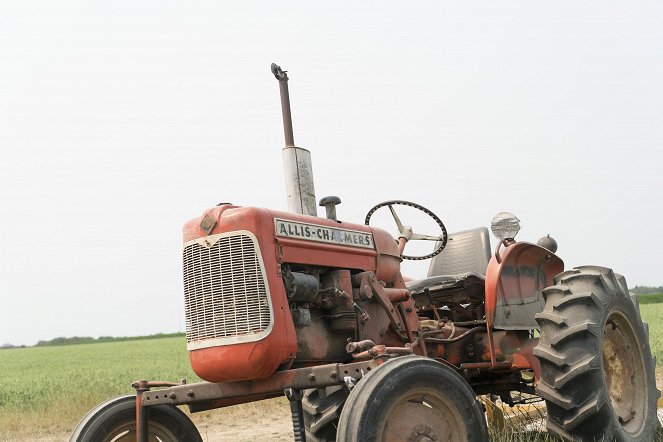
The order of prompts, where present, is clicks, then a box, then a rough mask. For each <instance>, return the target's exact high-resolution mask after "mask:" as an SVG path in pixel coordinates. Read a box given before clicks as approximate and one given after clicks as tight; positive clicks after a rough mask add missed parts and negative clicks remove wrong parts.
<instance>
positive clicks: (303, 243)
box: [71, 65, 659, 442]
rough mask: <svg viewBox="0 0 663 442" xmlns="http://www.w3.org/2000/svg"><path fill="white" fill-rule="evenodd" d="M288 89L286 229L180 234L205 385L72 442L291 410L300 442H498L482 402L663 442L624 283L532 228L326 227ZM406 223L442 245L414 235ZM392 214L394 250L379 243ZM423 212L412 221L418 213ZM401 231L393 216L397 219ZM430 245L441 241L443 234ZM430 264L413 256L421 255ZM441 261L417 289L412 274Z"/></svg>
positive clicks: (88, 426) (636, 317)
mask: <svg viewBox="0 0 663 442" xmlns="http://www.w3.org/2000/svg"><path fill="white" fill-rule="evenodd" d="M272 73H273V74H274V75H275V76H276V78H277V79H278V80H279V84H280V91H281V105H282V111H283V121H284V128H285V134H286V136H285V138H286V147H285V148H284V150H283V157H284V163H285V171H286V187H287V192H288V206H289V210H290V211H289V212H281V211H275V210H269V209H262V208H255V207H239V206H235V205H232V204H228V203H222V204H219V205H217V206H215V207H213V208H211V209H209V210H207V211H205V212H204V213H203V214H202V215H201V216H199V217H198V218H195V219H193V220H191V221H189V222H188V223H186V224H185V226H184V250H183V266H184V298H185V312H186V338H187V347H188V350H189V356H190V360H191V365H192V367H193V370H194V371H195V372H196V373H197V374H198V376H200V377H201V378H202V379H204V380H205V381H207V382H200V383H193V384H187V383H186V382H185V381H182V382H179V383H169V382H161V381H146V380H141V381H137V382H135V383H134V384H133V387H134V388H135V390H136V394H135V395H128V396H123V397H119V398H115V399H111V400H109V401H107V402H105V403H102V404H100V405H99V406H98V407H97V408H95V409H94V410H92V411H91V412H90V413H88V415H87V416H86V417H85V418H83V420H82V421H81V422H80V423H79V425H78V427H77V428H76V429H75V431H74V434H73V435H72V438H71V440H72V441H78V442H92V441H93V442H98V441H104V442H106V441H125V440H137V441H139V442H146V441H156V440H158V441H165V442H173V441H200V440H201V437H200V435H199V433H198V431H197V430H196V428H195V426H194V425H193V423H192V422H191V421H190V420H189V418H188V417H187V415H185V414H184V413H183V412H182V411H181V410H180V409H179V408H177V406H178V405H188V407H189V409H190V411H191V412H198V411H202V410H210V409H213V408H219V407H226V406H229V405H234V404H240V403H246V402H251V401H257V400H262V399H266V398H272V397H276V396H280V395H284V394H285V396H286V397H287V398H288V399H289V400H290V405H291V410H292V422H293V427H294V439H295V440H296V441H305V440H306V441H334V440H335V441H339V442H345V441H348V442H351V441H357V442H359V441H361V442H364V441H398V442H400V441H420V442H423V441H427V442H430V441H451V442H462V441H487V440H488V435H487V427H486V419H485V415H484V413H483V410H482V405H481V403H480V402H478V401H477V395H484V394H490V395H492V397H498V396H499V397H500V398H501V400H502V401H503V402H505V403H508V404H516V403H522V402H525V401H533V400H539V398H541V399H543V400H544V401H545V404H546V408H547V428H548V431H549V432H550V433H554V434H556V435H558V436H560V437H562V438H564V439H567V440H579V441H599V440H601V441H613V440H616V441H642V442H649V441H651V440H653V438H654V434H655V432H656V431H657V429H658V427H659V424H658V420H657V416H656V401H657V399H658V396H659V392H658V390H657V389H656V383H655V375H654V366H655V360H654V358H653V357H652V355H651V352H650V349H649V344H648V331H647V326H646V324H643V322H642V321H641V319H640V313H639V309H638V303H637V299H636V297H635V296H634V295H632V294H630V293H629V291H628V287H627V285H626V281H625V279H624V277H623V276H621V275H618V274H616V273H614V272H613V271H612V270H610V269H607V268H604V267H595V266H585V267H577V268H574V269H570V270H569V269H565V268H564V264H563V262H562V260H561V259H560V258H559V257H558V256H557V255H555V251H556V249H557V245H556V243H555V241H554V240H553V239H552V238H550V237H544V238H542V240H540V241H539V243H538V244H532V243H528V242H519V241H516V240H514V237H515V235H516V233H517V231H518V228H519V225H518V219H517V218H516V217H515V216H513V215H511V214H509V213H506V212H503V213H500V214H498V216H496V217H495V219H494V220H493V223H492V230H493V232H494V233H495V235H496V236H497V238H498V242H497V244H496V245H497V247H496V248H495V250H494V251H493V249H492V248H491V246H490V241H489V237H488V229H487V228H485V227H484V228H478V229H473V230H465V231H462V232H459V233H455V234H448V233H447V231H446V228H445V226H444V224H443V223H442V221H441V220H440V219H439V218H438V217H437V216H436V215H435V214H434V213H433V212H431V211H429V210H428V209H426V208H424V207H422V206H420V205H418V204H415V203H411V202H407V201H400V200H396V201H387V202H383V203H380V204H378V205H376V206H374V207H373V208H371V209H370V210H369V211H368V214H367V215H366V219H365V222H364V223H363V224H356V223H349V222H346V221H341V220H338V219H337V217H336V210H335V206H336V205H337V204H338V203H340V199H339V198H337V197H326V198H323V199H322V200H321V201H320V205H321V206H325V208H326V218H320V217H318V216H317V212H316V209H317V206H316V200H315V194H314V187H313V178H312V167H311V159H310V153H309V152H308V151H307V150H305V149H302V148H299V147H295V145H294V139H293V135H292V123H291V118H290V103H289V95H288V83H287V81H288V77H287V74H286V73H285V72H284V71H283V70H282V69H281V68H279V67H278V66H276V65H272ZM402 206H410V207H412V208H415V209H419V210H421V211H422V212H424V213H425V214H426V215H428V216H429V217H431V218H432V219H433V220H434V221H435V223H436V224H437V225H438V226H439V229H440V231H438V232H426V233H427V234H426V235H424V234H421V233H415V232H414V231H413V229H412V228H411V227H408V226H406V225H405V221H406V220H404V221H401V220H400V218H399V216H398V214H397V213H398V211H399V209H401V210H400V211H401V212H402V209H403V207H402ZM378 210H381V211H390V212H391V215H392V216H393V219H394V221H395V224H396V227H397V234H396V235H395V236H392V235H391V234H389V233H387V232H386V231H385V230H381V229H380V228H377V227H374V226H373V225H371V218H372V216H373V215H374V213H375V212H376V211H378ZM407 210H413V209H407ZM387 214H388V212H387ZM433 233H434V234H433ZM418 240H424V241H426V240H428V241H431V244H435V246H434V251H433V252H432V253H430V254H428V255H425V256H409V255H406V254H405V252H404V249H405V248H407V247H406V246H407V244H408V242H409V241H418ZM428 258H430V259H431V262H430V267H429V272H428V275H427V277H425V278H423V279H419V280H409V279H407V278H405V277H404V276H403V275H402V274H401V271H400V264H401V261H402V260H403V259H428Z"/></svg>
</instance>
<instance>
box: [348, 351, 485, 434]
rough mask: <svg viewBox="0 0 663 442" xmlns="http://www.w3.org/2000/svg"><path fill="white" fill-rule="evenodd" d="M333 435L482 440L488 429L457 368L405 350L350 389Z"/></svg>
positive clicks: (471, 392)
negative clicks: (403, 353)
mask: <svg viewBox="0 0 663 442" xmlns="http://www.w3.org/2000/svg"><path fill="white" fill-rule="evenodd" d="M336 440H337V441H344V442H361V441H377V442H392V441H393V442H396V441H398V442H402V441H442V440H444V441H449V442H484V441H487V440H488V433H487V429H486V422H485V419H484V415H483V412H482V410H481V407H480V405H479V403H478V402H477V399H476V395H475V394H474V391H472V389H471V388H470V386H469V385H468V384H467V382H465V380H464V379H463V378H462V377H461V376H460V375H459V374H458V373H456V372H455V371H454V370H452V369H451V368H449V367H447V366H445V365H442V364H440V363H439V362H436V361H434V360H432V359H426V358H422V357H418V356H404V357H400V358H396V359H394V360H390V361H387V362H385V363H384V364H383V365H382V366H380V367H378V368H377V369H376V370H374V371H371V372H370V373H369V374H368V375H366V376H365V377H364V378H363V379H361V380H360V381H359V383H358V384H357V385H356V386H355V387H354V388H353V389H352V391H351V392H350V395H349V396H348V399H347V401H346V403H345V406H344V407H343V411H342V412H341V416H340V418H339V425H338V432H337V435H336Z"/></svg>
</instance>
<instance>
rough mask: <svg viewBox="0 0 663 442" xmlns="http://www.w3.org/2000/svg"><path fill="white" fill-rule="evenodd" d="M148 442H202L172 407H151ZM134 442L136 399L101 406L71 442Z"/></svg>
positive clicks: (123, 397) (186, 417)
mask: <svg viewBox="0 0 663 442" xmlns="http://www.w3.org/2000/svg"><path fill="white" fill-rule="evenodd" d="M148 425H149V426H148V428H149V439H148V440H149V442H202V438H201V437H200V433H198V430H197V429H196V426H195V425H194V424H193V422H191V420H190V419H189V417H188V416H187V415H186V414H184V413H183V412H182V410H180V409H179V408H176V407H173V406H170V405H155V406H151V407H149V421H148ZM111 441H112V442H135V441H136V396H135V395H130V396H121V397H117V398H113V399H110V400H108V401H106V402H103V403H101V404H99V405H98V406H97V407H96V408H94V409H93V410H92V411H90V412H89V413H88V414H87V415H86V416H85V417H84V418H83V419H82V420H81V421H80V422H79V424H78V426H77V427H76V429H75V430H74V433H73V434H72V435H71V438H70V439H69V442H111Z"/></svg>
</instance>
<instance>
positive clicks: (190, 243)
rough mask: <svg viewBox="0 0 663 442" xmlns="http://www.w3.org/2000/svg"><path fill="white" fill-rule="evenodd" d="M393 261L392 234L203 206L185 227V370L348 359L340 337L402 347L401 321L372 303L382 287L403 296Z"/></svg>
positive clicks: (204, 374)
mask: <svg viewBox="0 0 663 442" xmlns="http://www.w3.org/2000/svg"><path fill="white" fill-rule="evenodd" d="M400 262H401V258H400V255H399V251H398V247H397V242H396V241H395V240H394V238H393V237H392V236H391V235H389V234H388V233H386V232H385V231H383V230H380V229H377V228H374V227H372V226H366V225H358V224H350V223H345V222H340V221H335V220H330V219H321V218H317V217H312V216H307V215H299V214H293V213H288V212H277V211H272V210H267V209H259V208H252V207H238V206H233V205H229V204H222V205H219V206H217V207H215V208H213V209H211V210H209V211H207V212H205V213H204V214H203V215H202V216H201V217H198V218H195V219H193V220H191V221H189V222H187V223H186V224H185V226H184V252H183V267H184V292H185V314H186V335H187V348H188V350H189V357H190V360H191V366H192V368H193V370H194V371H195V372H196V374H198V376H200V377H201V378H202V379H205V380H207V381H210V382H225V381H239V380H255V379H264V378H267V377H269V376H270V375H271V374H273V373H274V372H275V371H276V370H278V369H287V368H291V367H302V366H307V365H316V364H320V363H328V362H343V361H347V360H349V359H351V356H350V355H349V353H348V352H347V351H346V344H347V341H348V340H352V341H360V340H371V341H374V342H380V343H383V344H386V345H389V344H390V342H391V343H394V344H395V345H402V343H403V338H406V337H405V336H404V334H405V329H406V328H407V327H406V325H405V324H402V323H401V324H393V322H394V321H393V320H391V319H393V318H390V317H389V312H388V310H385V309H384V308H381V306H380V305H379V302H380V299H382V298H384V297H385V295H384V293H387V294H388V296H389V297H391V298H394V297H396V298H397V297H399V296H401V297H406V296H407V295H406V293H407V291H406V290H405V284H404V282H403V279H402V277H401V274H400ZM372 287H375V288H377V290H378V291H379V292H380V293H379V294H380V295H381V298H380V299H378V302H377V303H376V302H373V301H372V299H371V298H373V297H374V294H375V293H376V291H375V290H374V288H372ZM375 296H376V297H377V295H375ZM391 298H390V299H391ZM382 300H383V301H385V300H384V299H382ZM364 301H365V302H364ZM385 302H388V300H386V301H385ZM408 302H412V301H408ZM383 303H384V302H383ZM411 308H414V304H412V306H411ZM392 310H393V309H392ZM392 316H394V317H395V316H396V315H392ZM368 318H374V319H373V320H371V321H368ZM390 325H392V326H391V327H390ZM415 328H416V325H415ZM399 329H400V330H399Z"/></svg>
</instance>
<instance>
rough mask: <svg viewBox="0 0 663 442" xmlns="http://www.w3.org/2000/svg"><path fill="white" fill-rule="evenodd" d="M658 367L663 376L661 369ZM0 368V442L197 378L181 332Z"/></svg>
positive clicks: (540, 437) (261, 408) (648, 311)
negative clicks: (143, 386)
mask: <svg viewBox="0 0 663 442" xmlns="http://www.w3.org/2000/svg"><path fill="white" fill-rule="evenodd" d="M649 296H663V295H646V297H647V298H648V299H651V298H649ZM640 299H641V301H640V302H641V308H640V310H641V313H642V318H643V320H644V321H646V322H648V323H649V324H650V345H651V348H652V352H653V353H654V354H655V355H656V356H657V358H658V360H659V361H663V303H648V302H643V301H642V297H641V298H640ZM657 372H658V373H659V374H661V373H663V366H659V367H657ZM0 373H2V376H3V379H2V382H0V441H5V440H6V441H9V440H18V439H22V440H34V439H36V438H33V436H34V435H35V434H37V435H39V434H42V435H47V434H60V435H63V434H67V433H68V432H70V431H71V430H72V429H73V427H74V426H75V425H76V422H77V421H78V420H79V419H80V418H81V417H83V416H84V415H85V414H86V413H87V412H88V411H89V410H90V409H91V408H92V407H93V406H94V405H96V404H97V403H99V402H101V401H103V400H105V399H107V398H109V397H113V396H118V395H122V394H127V393H131V392H132V389H131V386H130V383H131V381H133V380H136V379H141V378H145V379H152V380H167V381H177V380H179V379H180V378H183V377H185V378H187V379H188V380H189V382H196V381H198V380H199V379H198V378H197V377H196V376H195V375H194V373H193V372H192V371H191V368H190V366H189V359H188V355H187V351H186V345H185V338H184V337H182V336H176V337H166V338H159V339H138V340H128V341H118V342H100V343H93V344H80V345H65V346H47V347H34V348H21V349H7V350H1V351H0ZM274 413H275V414H276V416H278V418H279V419H282V418H285V419H287V414H288V411H287V403H286V402H285V401H284V400H272V401H269V402H262V403H255V404H246V405H243V406H239V407H231V408H229V409H227V410H224V411H213V412H210V413H201V414H200V415H198V416H196V423H197V424H202V425H203V427H204V426H205V425H206V423H210V422H211V421H213V420H218V419H219V418H220V417H221V416H225V417H223V422H230V423H236V422H238V421H240V422H241V421H242V420H244V419H249V421H254V422H258V421H259V419H260V418H261V416H264V415H273V414H274ZM35 422H38V423H39V424H38V428H35ZM240 425H241V424H240ZM263 425H264V423H263ZM551 440H553V439H551V438H549V437H548V436H547V435H546V434H545V433H529V434H527V433H519V434H516V433H513V432H509V431H496V432H493V433H492V435H491V441H492V442H524V441H528V442H546V441H551Z"/></svg>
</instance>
